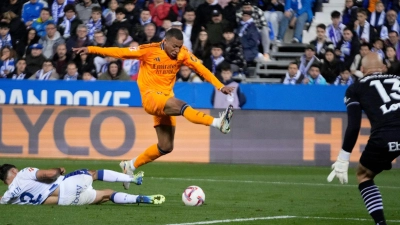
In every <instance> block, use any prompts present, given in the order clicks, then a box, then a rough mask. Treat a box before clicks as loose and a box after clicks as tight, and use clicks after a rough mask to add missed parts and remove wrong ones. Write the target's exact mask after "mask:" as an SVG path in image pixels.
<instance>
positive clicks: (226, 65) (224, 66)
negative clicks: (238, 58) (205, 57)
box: [220, 62, 231, 71]
mask: <svg viewBox="0 0 400 225" xmlns="http://www.w3.org/2000/svg"><path fill="white" fill-rule="evenodd" d="M220 68H221V71H228V70H229V71H231V64H229V63H227V62H222V63H221V66H220Z"/></svg>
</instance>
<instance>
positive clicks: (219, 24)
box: [206, 9, 229, 44]
mask: <svg viewBox="0 0 400 225" xmlns="http://www.w3.org/2000/svg"><path fill="white" fill-rule="evenodd" d="M228 26H229V22H228V21H226V20H224V19H223V18H222V14H221V12H220V11H218V10H217V9H215V10H213V11H212V17H211V21H210V22H208V23H207V25H206V31H207V33H208V39H209V40H210V42H211V44H216V43H220V42H222V39H223V37H222V31H223V30H224V29H225V27H228Z"/></svg>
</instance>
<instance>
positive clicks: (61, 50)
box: [52, 43, 71, 74]
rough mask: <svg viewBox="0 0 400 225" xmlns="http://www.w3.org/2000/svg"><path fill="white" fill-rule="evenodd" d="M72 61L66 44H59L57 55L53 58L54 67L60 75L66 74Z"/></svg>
mask: <svg viewBox="0 0 400 225" xmlns="http://www.w3.org/2000/svg"><path fill="white" fill-rule="evenodd" d="M70 60H71V55H70V54H68V53H67V46H66V45H65V43H62V44H59V45H58V46H57V48H56V54H54V56H53V60H52V62H53V65H54V67H55V69H56V72H57V73H58V74H64V72H65V70H66V69H67V64H68V62H69V61H70Z"/></svg>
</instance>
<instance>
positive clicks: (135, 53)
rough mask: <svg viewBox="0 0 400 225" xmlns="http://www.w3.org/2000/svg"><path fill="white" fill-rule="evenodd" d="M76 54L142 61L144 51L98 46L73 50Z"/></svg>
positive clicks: (138, 48)
mask: <svg viewBox="0 0 400 225" xmlns="http://www.w3.org/2000/svg"><path fill="white" fill-rule="evenodd" d="M72 50H73V51H74V52H75V53H76V54H98V55H103V56H109V57H113V58H118V59H140V58H141V56H142V55H143V53H144V51H143V50H141V49H140V47H137V48H118V47H110V48H102V47H96V46H89V47H82V48H72Z"/></svg>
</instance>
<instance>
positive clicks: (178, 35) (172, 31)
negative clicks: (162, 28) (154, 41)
mask: <svg viewBox="0 0 400 225" xmlns="http://www.w3.org/2000/svg"><path fill="white" fill-rule="evenodd" d="M172 37H174V38H176V39H177V40H179V41H182V40H183V33H182V31H181V30H179V29H176V28H171V29H169V30H168V31H167V33H165V39H170V38H172Z"/></svg>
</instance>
